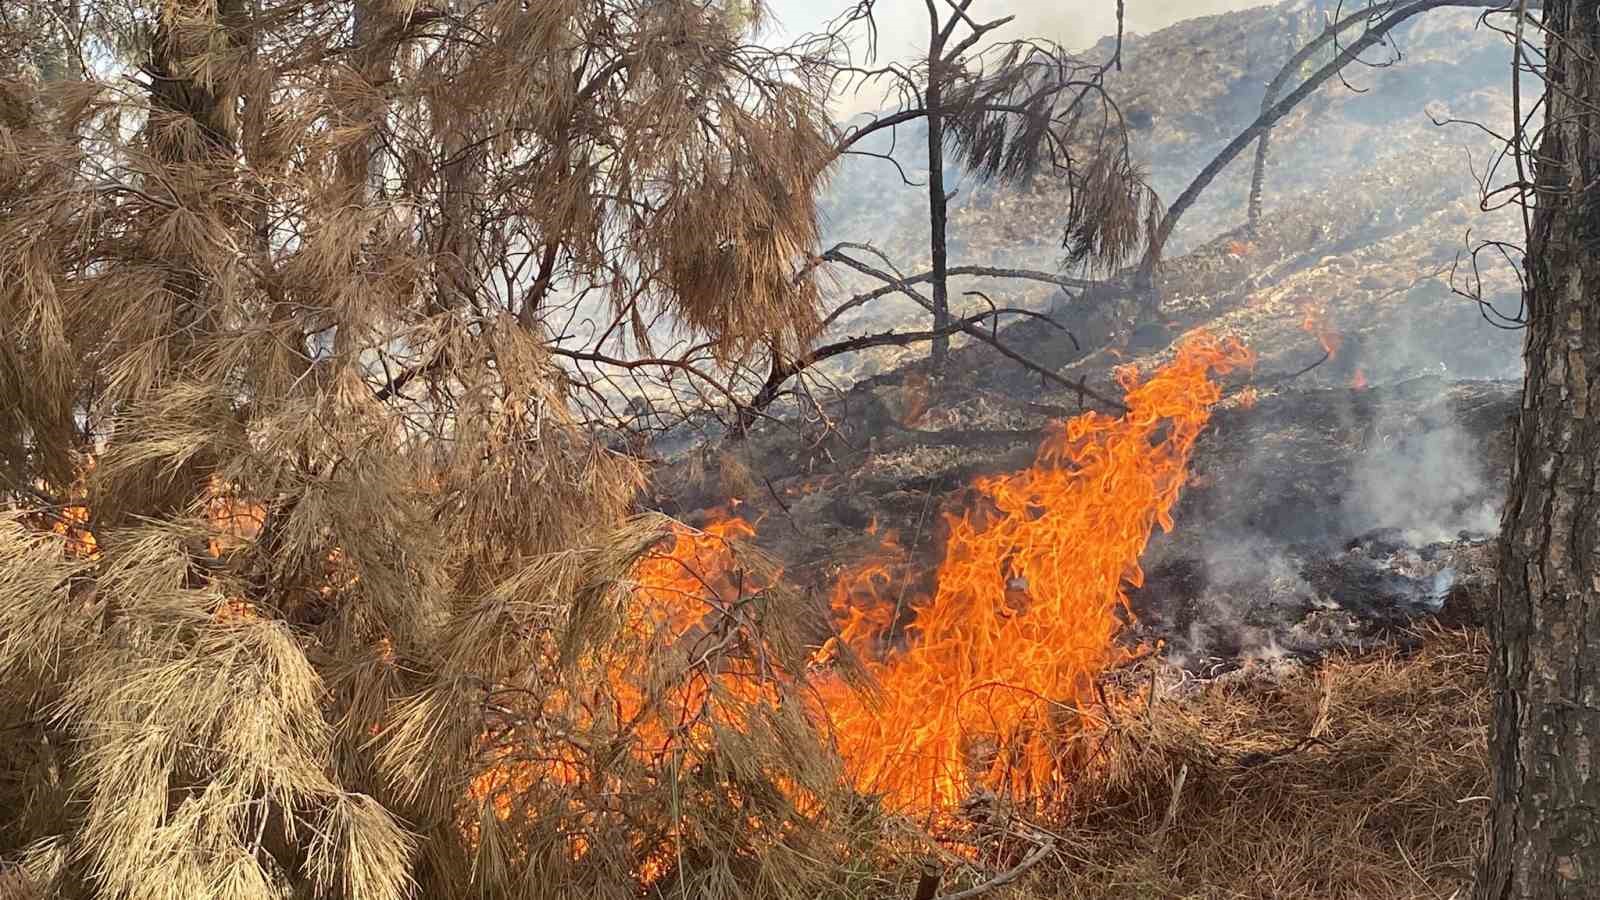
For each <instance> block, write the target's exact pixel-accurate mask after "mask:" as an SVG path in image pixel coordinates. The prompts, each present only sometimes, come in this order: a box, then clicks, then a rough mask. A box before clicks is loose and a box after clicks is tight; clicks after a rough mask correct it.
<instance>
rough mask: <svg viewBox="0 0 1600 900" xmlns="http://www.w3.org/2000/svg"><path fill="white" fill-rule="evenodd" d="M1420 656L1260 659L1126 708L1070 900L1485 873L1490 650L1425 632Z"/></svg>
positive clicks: (1064, 886)
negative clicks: (1302, 661)
mask: <svg viewBox="0 0 1600 900" xmlns="http://www.w3.org/2000/svg"><path fill="white" fill-rule="evenodd" d="M1417 638H1418V641H1419V643H1420V644H1421V646H1420V648H1418V649H1417V650H1415V651H1414V653H1410V654H1408V653H1404V652H1401V651H1397V650H1385V651H1382V652H1379V653H1377V654H1374V655H1369V656H1365V657H1352V658H1344V659H1331V660H1328V661H1325V662H1323V663H1320V664H1318V665H1317V666H1315V667H1306V668H1300V667H1293V666H1287V665H1285V666H1284V667H1283V668H1282V669H1279V671H1276V672H1274V671H1272V669H1273V668H1276V667H1273V666H1270V665H1268V666H1266V667H1264V668H1257V669H1256V670H1255V671H1254V672H1252V671H1251V670H1250V669H1245V670H1241V671H1237V672H1234V673H1231V674H1230V675H1228V676H1226V677H1223V678H1219V679H1217V680H1215V681H1213V682H1211V683H1208V684H1204V685H1201V686H1199V687H1198V688H1195V687H1178V688H1177V689H1174V687H1173V686H1169V687H1167V688H1165V689H1160V690H1158V691H1157V693H1156V696H1155V699H1154V701H1153V702H1151V703H1149V704H1148V705H1146V704H1145V702H1144V701H1143V700H1142V699H1141V701H1140V702H1139V703H1138V704H1136V705H1134V706H1133V707H1131V708H1124V709H1121V710H1119V711H1117V714H1116V717H1115V719H1114V720H1113V722H1112V725H1111V728H1110V730H1109V735H1108V737H1109V739H1108V740H1107V741H1106V742H1105V743H1104V745H1102V746H1099V747H1096V748H1094V753H1095V758H1097V759H1099V760H1100V761H1101V764H1098V765H1096V766H1095V767H1094V768H1093V771H1095V772H1096V774H1095V775H1094V776H1093V777H1091V778H1088V779H1085V780H1084V781H1083V782H1082V783H1080V784H1079V785H1078V786H1077V787H1076V788H1075V790H1076V791H1077V792H1078V797H1077V800H1078V801H1079V802H1078V803H1077V804H1076V808H1077V809H1078V810H1079V811H1080V815H1078V816H1077V817H1076V818H1075V821H1074V822H1073V823H1072V826H1071V828H1070V830H1069V831H1068V832H1067V833H1066V834H1065V835H1064V836H1065V837H1066V838H1068V840H1067V841H1066V846H1068V847H1070V848H1071V850H1070V851H1069V854H1070V855H1071V856H1072V857H1073V862H1072V864H1071V869H1072V870H1073V874H1072V875H1071V877H1070V878H1066V879H1062V880H1060V881H1059V882H1058V883H1053V884H1050V885H1049V887H1048V890H1047V891H1046V890H1045V889H1044V888H1042V887H1041V888H1040V892H1041V893H1048V895H1050V896H1058V897H1081V898H1094V900H1102V898H1107V900H1109V898H1135V897H1184V898H1195V900H1200V898H1207V900H1209V898H1219V900H1220V898H1263V900H1265V898H1276V897H1307V898H1316V900H1324V898H1326V900H1335V898H1338V900H1358V898H1369V897H1397V898H1419V900H1420V898H1431V897H1445V896H1450V894H1451V891H1452V890H1458V889H1463V888H1465V887H1466V886H1467V885H1468V884H1469V883H1470V880H1471V871H1472V866H1473V861H1474V858H1475V854H1476V850H1477V848H1478V846H1479V845H1480V840H1481V836H1482V806H1481V805H1480V804H1481V803H1482V801H1484V800H1485V799H1487V798H1486V797H1485V796H1484V795H1485V794H1486V792H1487V791H1486V789H1487V787H1488V783H1489V773H1488V768H1487V765H1486V752H1485V742H1486V739H1487V735H1488V714H1489V689H1488V681H1487V667H1488V658H1489V648H1488V645H1487V642H1486V641H1485V639H1484V637H1483V635H1482V633H1481V632H1475V631H1450V630H1444V629H1440V628H1437V627H1434V626H1425V628H1424V630H1423V631H1422V632H1421V633H1420V634H1419V635H1417Z"/></svg>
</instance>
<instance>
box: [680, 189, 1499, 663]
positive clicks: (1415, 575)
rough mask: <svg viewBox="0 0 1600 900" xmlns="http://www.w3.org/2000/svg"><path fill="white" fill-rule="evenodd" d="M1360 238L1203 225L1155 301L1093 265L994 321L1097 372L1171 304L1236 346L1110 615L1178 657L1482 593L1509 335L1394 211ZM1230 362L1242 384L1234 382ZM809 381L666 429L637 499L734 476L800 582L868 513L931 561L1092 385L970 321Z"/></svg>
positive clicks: (765, 536) (709, 506) (703, 495)
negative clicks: (1086, 288)
mask: <svg viewBox="0 0 1600 900" xmlns="http://www.w3.org/2000/svg"><path fill="white" fill-rule="evenodd" d="M1323 212H1326V210H1318V209H1315V208H1311V209H1308V210H1303V211H1301V215H1302V216H1317V215H1320V214H1322V213H1323ZM1298 224H1299V223H1296V222H1293V221H1290V222H1288V223H1287V224H1285V223H1284V222H1283V221H1282V220H1281V219H1280V220H1279V221H1277V222H1275V223H1273V224H1272V225H1271V226H1269V227H1277V228H1279V229H1280V230H1282V231H1284V232H1287V231H1288V230H1290V229H1293V228H1296V227H1297V225H1298ZM1352 227H1355V228H1370V226H1368V225H1363V224H1355V225H1353V226H1352ZM1369 238H1370V240H1369V243H1367V244H1366V245H1364V246H1366V247H1367V248H1369V249H1370V248H1371V247H1372V246H1382V245H1383V244H1384V242H1385V241H1388V242H1390V243H1394V244H1397V245H1398V246H1396V247H1393V248H1391V252H1390V253H1388V254H1384V255H1378V254H1373V253H1368V254H1367V255H1366V256H1365V257H1362V256H1360V255H1356V256H1352V255H1350V254H1344V255H1339V254H1333V255H1329V256H1317V255H1316V254H1309V253H1306V252H1304V251H1300V252H1299V256H1300V257H1301V259H1300V261H1299V262H1298V263H1295V262H1294V261H1293V260H1290V261H1289V263H1288V264H1284V263H1283V262H1282V261H1281V260H1280V262H1279V263H1276V264H1265V263H1258V266H1257V267H1252V266H1251V265H1249V264H1248V262H1247V261H1243V260H1240V259H1238V258H1236V255H1235V254H1232V253H1229V252H1227V251H1226V250H1224V249H1223V247H1225V246H1226V245H1227V244H1226V241H1224V240H1219V241H1218V242H1217V243H1216V244H1214V245H1212V246H1210V247H1208V248H1203V249H1202V250H1201V251H1198V252H1197V253H1196V254H1191V255H1190V256H1188V257H1185V258H1183V259H1181V260H1177V261H1175V262H1174V263H1173V264H1172V265H1170V266H1169V267H1168V270H1167V272H1166V273H1165V274H1164V278H1165V283H1166V285H1167V289H1168V290H1169V292H1170V296H1171V297H1172V298H1173V300H1172V302H1170V303H1169V306H1168V310H1167V313H1166V316H1165V319H1164V320H1163V321H1161V322H1154V323H1152V322H1143V323H1140V322H1138V321H1137V320H1136V319H1134V318H1132V316H1131V315H1130V312H1129V311H1130V310H1131V309H1132V305H1133V304H1132V302H1131V298H1130V297H1127V296H1124V295H1120V294H1118V293H1117V291H1116V290H1115V289H1114V288H1112V287H1107V288H1104V289H1102V291H1100V292H1099V293H1098V294H1097V295H1095V296H1089V297H1079V298H1064V299H1063V300H1062V302H1060V303H1059V304H1058V305H1057V307H1056V309H1055V310H1054V315H1055V316H1056V318H1057V321H1058V323H1059V324H1061V325H1065V326H1067V328H1069V329H1070V330H1071V331H1072V332H1073V336H1074V337H1076V338H1077V343H1076V345H1074V343H1073V341H1071V340H1070V339H1067V338H1065V337H1064V335H1063V334H1062V331H1061V330H1060V328H1058V327H1055V326H1042V325H1040V324H1038V323H1034V322H1029V323H1026V324H1022V325H1017V326H1013V327H1012V328H1010V329H1003V330H1002V331H1001V332H1000V333H999V334H1000V337H1001V338H1002V339H1003V340H1004V341H1005V343H1006V345H1007V346H1008V347H1010V348H1011V349H1013V350H1015V351H1017V352H1021V353H1023V354H1024V355H1025V356H1027V357H1028V358H1029V359H1032V360H1034V361H1036V362H1039V363H1040V364H1042V365H1044V366H1046V367H1048V368H1050V369H1052V370H1053V371H1056V372H1057V373H1059V374H1060V375H1062V376H1063V377H1065V378H1068V379H1071V380H1074V381H1076V380H1077V379H1079V378H1082V379H1083V380H1084V381H1085V383H1086V384H1088V385H1089V386H1091V387H1092V388H1093V389H1095V390H1097V391H1100V392H1102V393H1104V394H1108V395H1112V396H1115V395H1116V393H1117V391H1116V389H1115V387H1114V386H1113V385H1112V383H1111V380H1110V373H1111V369H1112V368H1113V366H1114V365H1116V364H1119V363H1129V362H1131V363H1134V364H1137V365H1139V366H1141V367H1145V368H1147V367H1151V366H1155V365H1158V364H1159V363H1160V362H1162V361H1163V360H1164V359H1165V358H1167V357H1168V356H1169V355H1170V352H1171V345H1172V343H1173V342H1174V341H1175V340H1176V339H1177V338H1178V337H1179V336H1180V335H1181V334H1182V333H1183V332H1185V331H1187V330H1189V329H1192V328H1197V327H1204V328H1207V329H1210V330H1212V331H1214V332H1218V333H1223V334H1231V335H1234V336H1237V337H1239V338H1241V339H1242V340H1244V341H1245V342H1246V343H1247V345H1249V346H1250V347H1251V348H1252V349H1253V350H1254V351H1255V352H1256V353H1257V355H1258V357H1259V359H1258V362H1257V364H1256V366H1255V368H1254V370H1253V371H1249V372H1242V373H1235V374H1233V375H1230V376H1228V377H1227V379H1226V380H1225V388H1226V391H1227V393H1226V396H1225V397H1224V400H1223V401H1222V402H1221V403H1220V404H1219V405H1218V407H1217V409H1216V411H1215V414H1214V416H1213V419H1212V422H1211V424H1210V426H1209V427H1208V428H1207V430H1206V431H1205V432H1204V433H1203V435H1202V436H1201V439H1200V441H1199V443H1198V444H1197V446H1196V449H1195V453H1194V457H1193V460H1192V464H1191V472H1190V479H1189V483H1188V484H1187V486H1186V488H1185V490H1184V492H1183V494H1182V495H1181V497H1180V500H1179V503H1178V505H1177V506H1176V508H1175V510H1174V519H1175V521H1176V528H1175V529H1174V531H1173V532H1172V533H1170V534H1164V533H1161V532H1159V531H1158V532H1157V533H1156V534H1155V535H1154V536H1153V537H1152V539H1151V541H1150V544H1149V547H1148V549H1147V551H1146V553H1145V555H1144V558H1143V559H1142V561H1141V562H1142V566H1143V568H1144V570H1145V572H1146V573H1147V577H1146V579H1145V583H1144V584H1143V585H1142V586H1140V587H1137V588H1134V589H1132V590H1131V591H1130V598H1131V601H1132V606H1133V609H1134V611H1135V613H1136V616H1137V621H1138V624H1137V627H1136V628H1135V629H1132V630H1131V631H1130V635H1131V636H1132V637H1134V638H1138V639H1147V638H1152V637H1156V638H1160V639H1162V640H1163V641H1165V642H1166V645H1167V648H1168V653H1169V655H1170V656H1171V658H1173V659H1174V660H1175V661H1178V662H1180V663H1182V664H1184V665H1186V666H1189V667H1191V668H1196V669H1204V668H1208V667H1210V668H1215V667H1216V666H1218V665H1230V664H1232V663H1231V662H1230V661H1237V660H1239V659H1241V658H1243V657H1250V656H1258V655H1263V654H1264V655H1276V654H1289V655H1303V654H1318V653H1322V652H1325V651H1327V650H1328V649H1330V648H1333V647H1341V646H1344V647H1348V646H1364V645H1368V644H1372V643H1374V642H1383V641H1390V640H1393V639H1395V637H1396V635H1397V634H1398V633H1399V631H1400V627H1401V626H1404V625H1405V624H1406V623H1407V622H1409V621H1411V620H1413V619H1415V618H1416V617H1418V616H1427V615H1437V616H1439V617H1441V618H1445V619H1452V620H1456V621H1462V622H1470V621H1476V620H1477V619H1478V618H1479V616H1480V613H1479V608H1480V606H1481V597H1482V594H1483V592H1484V591H1485V590H1487V587H1488V584H1489V579H1490V574H1489V573H1490V568H1491V564H1492V560H1491V558H1490V552H1491V545H1490V544H1489V543H1488V542H1487V538H1488V536H1489V534H1490V533H1491V532H1492V531H1493V530H1494V528H1495V525H1496V521H1497V510H1498V505H1499V502H1500V495H1501V492H1502V491H1503V489H1504V487H1503V484H1504V479H1505V476H1506V474H1507V471H1508V469H1507V466H1508V460H1509V458H1510V445H1509V441H1510V423H1511V421H1512V418H1513V416H1514V414H1515V412H1516V404H1517V398H1518V396H1519V392H1520V382H1518V381H1515V380H1511V379H1509V378H1503V377H1502V378H1495V377H1484V376H1494V375H1504V374H1506V373H1507V372H1508V371H1511V368H1510V364H1508V363H1507V359H1508V358H1509V359H1511V360H1514V359H1515V357H1514V355H1513V354H1512V353H1511V352H1510V350H1509V349H1508V348H1509V347H1510V346H1511V342H1512V340H1513V339H1514V338H1515V335H1514V334H1513V335H1509V336H1507V335H1505V333H1503V332H1499V331H1496V330H1494V329H1492V328H1490V327H1489V326H1488V325H1487V324H1485V323H1484V321H1483V319H1482V316H1481V314H1480V312H1479V310H1478V308H1477V306H1476V305H1475V304H1473V303H1472V302H1470V301H1467V300H1464V299H1463V298H1461V297H1459V296H1457V295H1454V294H1452V293H1451V291H1450V290H1449V288H1448V285H1447V284H1446V283H1445V282H1444V280H1443V278H1442V277H1440V276H1430V275H1428V274H1427V272H1429V271H1432V269H1427V268H1426V265H1427V264H1428V263H1427V261H1424V265H1423V266H1421V267H1419V266H1418V265H1417V263H1416V260H1415V258H1414V257H1413V258H1404V259H1403V260H1402V261H1400V262H1396V261H1395V260H1396V258H1397V257H1400V256H1402V254H1403V253H1404V248H1405V246H1406V244H1408V243H1409V242H1411V241H1414V240H1415V239H1416V236H1415V235H1414V234H1412V235H1408V234H1407V233H1406V229H1400V230H1398V231H1391V232H1389V233H1382V232H1380V233H1376V234H1372V235H1369ZM1263 252H1264V251H1263ZM1207 254H1211V255H1212V256H1213V257H1216V259H1210V260H1208V259H1207ZM1272 265H1275V266H1276V270H1275V271H1274V273H1273V274H1272V276H1271V277H1270V278H1263V277H1262V276H1261V274H1260V268H1264V267H1270V266H1272ZM1419 268H1420V269H1421V270H1422V272H1423V274H1421V275H1418V274H1416V273H1417V272H1418V271H1419ZM1186 273H1188V274H1187V275H1186ZM1184 288H1187V293H1186V294H1185V293H1184V292H1183V290H1181V289H1184ZM1308 295H1310V296H1319V297H1322V298H1325V299H1323V300H1322V301H1320V305H1321V306H1322V307H1323V308H1324V309H1325V319H1326V321H1327V322H1328V323H1329V325H1328V327H1329V328H1330V329H1337V330H1338V332H1339V339H1338V349H1337V351H1336V353H1335V354H1334V356H1333V357H1332V358H1330V359H1327V360H1325V361H1323V362H1322V363H1321V364H1319V365H1315V366H1314V367H1312V368H1311V369H1310V370H1309V371H1303V372H1302V371H1301V370H1304V369H1306V368H1307V366H1311V365H1312V364H1315V363H1317V361H1318V360H1319V359H1321V358H1322V357H1323V356H1324V352H1323V350H1322V348H1321V346H1320V344H1319V342H1318V340H1317V338H1316V337H1314V336H1313V335H1312V334H1310V333H1308V332H1307V331H1306V330H1305V329H1304V327H1303V320H1304V315H1303V306H1302V303H1301V298H1303V297H1305V296H1308ZM1495 341H1499V343H1498V344H1496V343H1495ZM1294 373H1300V374H1297V375H1296V374H1294ZM1291 376H1293V377H1291ZM1358 385H1359V386H1358ZM1246 388H1251V389H1253V391H1254V393H1255V394H1256V399H1255V401H1254V402H1253V403H1248V404H1247V403H1244V402H1241V400H1242V399H1243V398H1244V396H1245V394H1246V391H1245V389H1246ZM812 399H813V401H814V402H815V404H816V405H815V407H812V408H810V412H809V413H808V414H805V415H802V414H800V413H799V412H798V407H797V406H791V407H790V408H789V409H787V410H784V409H779V410H776V412H777V417H776V421H773V422H768V423H764V424H763V425H761V426H760V427H758V428H757V430H756V432H755V434H754V435H753V436H751V437H750V438H748V439H746V440H744V441H739V442H729V441H726V440H723V439H720V438H718V437H716V436H714V435H713V436H707V437H705V438H704V439H702V440H700V441H699V442H698V443H695V444H693V445H692V446H689V447H688V449H686V450H681V451H679V452H677V453H676V455H675V456H672V457H670V458H669V459H668V460H666V461H665V462H663V463H662V464H661V465H660V466H658V468H657V471H656V477H655V479H654V482H653V483H654V488H653V493H652V496H651V498H650V501H651V505H654V506H656V507H657V508H660V509H663V510H664V511H666V512H668V513H670V514H673V515H676V516H678V517H680V518H682V519H684V520H685V521H687V522H690V523H691V524H692V523H695V522H696V521H698V520H702V519H703V518H704V517H705V516H706V515H708V514H709V513H710V511H712V510H714V509H717V508H721V507H723V506H724V505H725V504H726V503H727V502H728V500H729V499H730V498H737V500H738V501H739V503H738V512H739V513H740V514H741V515H744V516H745V517H747V518H749V519H751V520H753V521H756V522H757V524H758V528H759V532H760V537H759V543H760V544H761V545H762V546H763V547H764V548H765V549H767V550H769V551H770V552H772V553H773V554H774V555H776V556H777V557H778V558H779V559H781V560H782V561H783V562H784V564H785V570H786V572H787V577H788V578H790V579H791V580H793V581H794V582H795V583H797V584H799V585H802V586H805V587H808V588H814V589H817V590H825V589H826V587H827V586H828V584H830V583H831V580H832V578H833V577H834V576H835V575H836V574H837V573H838V572H839V571H840V570H842V569H843V568H846V567H848V566H850V565H852V564H853V563H856V562H859V561H861V560H863V559H865V558H867V557H869V556H870V555H872V554H873V553H875V552H876V551H877V549H878V547H879V540H880V539H879V537H878V536H876V535H875V534H874V533H872V527H873V526H874V525H877V526H881V527H882V528H889V529H894V530H895V531H896V532H897V533H898V534H899V537H900V540H901V542H902V543H903V544H904V545H906V546H907V547H908V548H909V550H910V552H911V554H912V555H913V558H914V560H915V561H916V562H918V563H921V564H922V569H923V571H927V572H930V573H931V572H932V570H933V568H934V565H935V563H936V561H937V559H938V558H939V555H940V546H941V542H942V539H943V534H942V531H943V513H944V512H946V511H950V510H959V509H961V508H963V506H964V505H965V504H966V503H967V502H968V501H969V498H968V496H967V490H968V486H969V485H970V484H971V483H972V480H973V479H974V478H975V477H977V476H980V475H984V474H990V473H997V472H1005V471H1011V470H1015V469H1018V468H1021V467H1024V466H1026V465H1027V464H1028V463H1029V462H1031V460H1032V457H1033V454H1034V451H1035V448H1036V446H1037V445H1038V443H1039V440H1040V439H1041V437H1042V436H1043V434H1044V433H1045V429H1046V428H1047V427H1048V426H1049V425H1050V424H1051V423H1052V422H1055V421H1059V420H1060V419H1062V418H1064V417H1067V416H1070V415H1073V414H1075V413H1077V412H1078V411H1080V410H1081V409H1082V408H1083V406H1081V405H1080V399H1083V402H1085V403H1087V404H1088V406H1090V407H1093V406H1094V401H1092V400H1088V399H1085V398H1079V397H1078V396H1077V395H1076V393H1075V392H1074V391H1073V390H1071V389H1066V388H1062V387H1060V386H1059V385H1057V384H1054V383H1050V382H1045V381H1043V380H1042V379H1041V378H1040V376H1039V375H1038V374H1036V373H1032V372H1029V371H1027V370H1026V369H1024V368H1023V367H1021V366H1019V365H1017V364H1016V363H1014V362H1011V361H1009V360H1007V359H1005V358H1003V357H1002V356H1000V355H999V354H997V353H996V352H995V351H994V350H993V349H991V348H989V347H987V346H984V345H982V344H978V343H976V342H971V343H968V344H966V345H963V346H961V347H960V348H959V349H958V350H957V352H956V353H954V354H953V357H952V366H951V369H950V371H949V372H948V373H947V374H946V375H945V377H943V378H941V379H938V380H930V379H929V378H928V376H927V374H926V372H925V370H924V368H923V366H922V365H921V364H920V363H917V362H912V363H909V364H905V365H901V366H899V367H897V368H895V369H893V370H891V371H887V372H883V373H880V374H877V375H873V376H870V377H866V378H863V379H861V380H860V381H858V382H857V383H856V384H854V385H853V386H852V387H850V388H848V389H845V390H839V391H835V392H830V393H823V392H814V393H813V394H812ZM930 577H931V576H930Z"/></svg>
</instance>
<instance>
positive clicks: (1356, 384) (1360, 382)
mask: <svg viewBox="0 0 1600 900" xmlns="http://www.w3.org/2000/svg"><path fill="white" fill-rule="evenodd" d="M1350 388H1351V390H1356V391H1364V390H1366V389H1367V373H1366V372H1363V371H1362V370H1360V369H1356V374H1354V375H1352V376H1351V377H1350Z"/></svg>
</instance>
